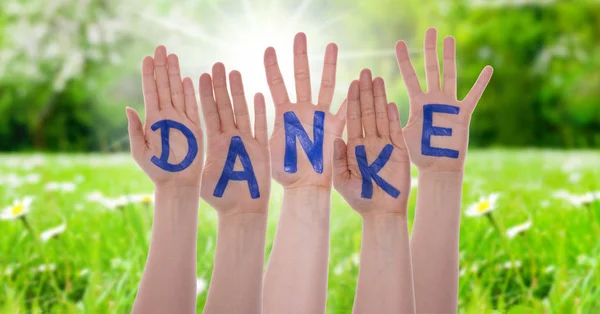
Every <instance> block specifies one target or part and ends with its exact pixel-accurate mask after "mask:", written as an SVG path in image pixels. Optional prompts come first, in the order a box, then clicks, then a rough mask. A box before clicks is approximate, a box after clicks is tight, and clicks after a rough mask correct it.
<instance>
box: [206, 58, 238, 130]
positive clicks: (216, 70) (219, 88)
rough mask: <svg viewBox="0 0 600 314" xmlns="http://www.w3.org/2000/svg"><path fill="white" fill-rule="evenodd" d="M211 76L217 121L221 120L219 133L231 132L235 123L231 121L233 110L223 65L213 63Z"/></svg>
mask: <svg viewBox="0 0 600 314" xmlns="http://www.w3.org/2000/svg"><path fill="white" fill-rule="evenodd" d="M212 74H213V76H212V77H213V88H214V90H215V100H216V101H217V110H218V111H219V120H221V131H222V132H228V131H232V130H234V129H235V122H234V120H233V109H231V100H230V99H229V92H228V91H227V77H226V75H225V66H224V65H223V63H221V62H217V63H215V65H213V68H212Z"/></svg>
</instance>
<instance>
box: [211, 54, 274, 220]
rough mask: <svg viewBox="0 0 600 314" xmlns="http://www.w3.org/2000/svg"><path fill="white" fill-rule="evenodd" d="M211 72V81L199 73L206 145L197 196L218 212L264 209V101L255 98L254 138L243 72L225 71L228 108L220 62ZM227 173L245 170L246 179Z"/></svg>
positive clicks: (267, 170)
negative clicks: (229, 91)
mask: <svg viewBox="0 0 600 314" xmlns="http://www.w3.org/2000/svg"><path fill="white" fill-rule="evenodd" d="M212 74H213V79H212V80H211V77H210V75H209V74H207V73H205V74H202V76H201V77H200V101H201V103H202V113H203V115H204V120H205V121H206V139H207V144H208V145H207V150H208V153H207V158H206V165H205V167H204V173H203V174H202V188H201V192H200V195H201V196H202V198H203V199H204V200H206V202H207V203H209V204H210V205H211V206H212V207H214V208H215V209H216V210H217V211H219V212H220V213H227V214H237V213H249V212H250V213H266V212H267V208H268V202H269V194H270V189H271V169H270V167H271V162H270V158H269V143H268V134H267V116H266V109H265V99H264V97H263V95H262V94H260V93H258V94H256V95H255V96H254V113H255V121H254V136H252V130H251V124H250V118H249V115H248V106H247V105H246V96H245V95H244V86H243V84H242V75H241V74H240V72H238V71H232V72H231V73H229V83H230V84H231V96H232V98H233V109H234V110H232V107H231V100H230V98H229V93H228V92H227V77H226V75H225V67H224V66H223V64H222V63H216V64H215V65H214V66H213V69H212ZM213 91H214V97H213ZM215 100H216V101H215ZM234 111H235V121H234ZM244 151H245V152H244ZM247 157H249V158H247ZM228 159H229V163H228ZM228 164H229V168H228V167H227V166H228ZM231 171H235V172H237V173H241V172H242V171H244V173H245V174H246V177H244V178H243V180H227V178H230V177H228V173H230V172H231Z"/></svg>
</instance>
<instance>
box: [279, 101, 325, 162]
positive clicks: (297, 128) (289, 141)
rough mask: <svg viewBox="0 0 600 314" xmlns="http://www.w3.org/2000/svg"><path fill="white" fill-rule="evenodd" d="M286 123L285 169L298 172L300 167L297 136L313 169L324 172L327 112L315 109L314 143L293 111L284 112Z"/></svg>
mask: <svg viewBox="0 0 600 314" xmlns="http://www.w3.org/2000/svg"><path fill="white" fill-rule="evenodd" d="M283 122H284V125H285V156H284V165H283V169H284V170H285V172H288V173H296V171H297V168H298V154H297V152H296V138H298V140H300V145H302V148H303V149H304V152H305V153H306V156H307V157H308V159H309V160H310V163H311V164H312V167H313V169H314V170H315V171H316V172H317V173H323V136H324V131H323V127H324V125H325V112H323V111H315V116H314V119H313V138H314V143H313V142H312V141H311V140H310V138H309V137H308V134H306V131H305V130H304V127H302V124H301V123H300V120H298V117H296V114H295V113H294V112H293V111H288V112H286V113H284V114H283Z"/></svg>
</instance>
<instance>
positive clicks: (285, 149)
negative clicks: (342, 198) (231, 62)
mask: <svg viewBox="0 0 600 314" xmlns="http://www.w3.org/2000/svg"><path fill="white" fill-rule="evenodd" d="M336 62H337V46H336V45H335V44H329V45H328V46H327V50H326V52H325V64H324V67H323V76H322V79H321V90H320V92H319V96H318V100H317V104H316V105H315V104H314V102H313V98H312V92H311V87H310V70H309V64H308V55H307V47H306V35H305V34H304V33H299V34H297V35H296V37H295V38H294V76H295V79H296V103H292V102H291V101H290V99H289V97H288V93H287V89H286V87H285V84H284V82H283V78H282V76H281V71H280V70H279V65H278V64H277V56H276V54H275V49H273V48H272V47H269V48H267V50H266V51H265V58H264V63H265V71H266V75H267V81H268V83H269V89H270V91H271V96H272V97H273V102H274V103H275V129H274V131H273V134H272V135H271V139H270V145H271V160H272V162H273V164H272V171H273V177H274V178H275V180H277V182H279V183H280V184H281V185H283V187H284V188H295V187H306V186H319V187H327V188H331V173H332V172H331V156H332V152H333V140H334V139H335V138H338V137H340V136H341V135H342V132H343V129H344V125H345V119H344V118H345V114H344V111H345V108H344V107H345V106H344V105H342V107H340V109H339V110H338V112H337V114H335V115H334V114H332V113H330V111H329V110H330V106H331V102H332V100H333V93H334V89H335V75H336ZM314 130H317V134H313V133H314V132H313V131H314ZM308 156H310V157H308Z"/></svg>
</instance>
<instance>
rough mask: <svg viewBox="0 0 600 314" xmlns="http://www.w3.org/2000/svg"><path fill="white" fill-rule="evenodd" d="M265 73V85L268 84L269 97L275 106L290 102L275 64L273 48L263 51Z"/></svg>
mask: <svg viewBox="0 0 600 314" xmlns="http://www.w3.org/2000/svg"><path fill="white" fill-rule="evenodd" d="M264 62H265V73H266V74H267V83H268V84H269V91H271V97H272V98H273V103H275V106H279V105H281V104H286V103H289V102H290V98H289V97H288V93H287V89H286V88H285V83H284V82H283V76H281V70H279V64H277V55H276V54H275V49H274V48H273V47H269V48H267V50H265V58H264Z"/></svg>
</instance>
